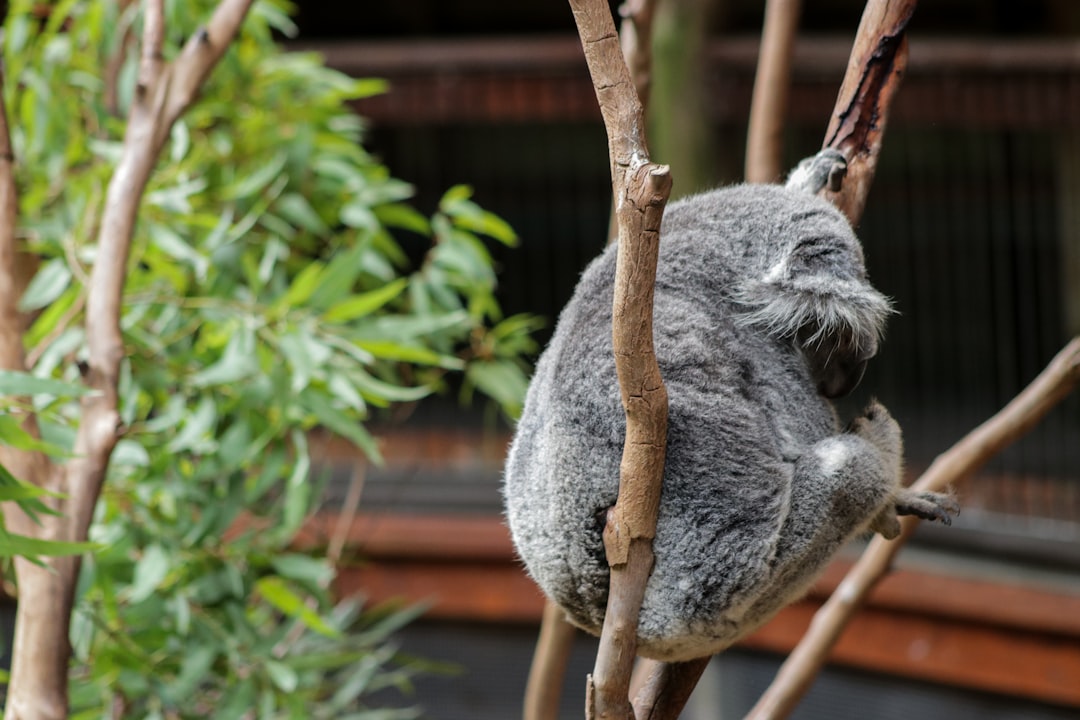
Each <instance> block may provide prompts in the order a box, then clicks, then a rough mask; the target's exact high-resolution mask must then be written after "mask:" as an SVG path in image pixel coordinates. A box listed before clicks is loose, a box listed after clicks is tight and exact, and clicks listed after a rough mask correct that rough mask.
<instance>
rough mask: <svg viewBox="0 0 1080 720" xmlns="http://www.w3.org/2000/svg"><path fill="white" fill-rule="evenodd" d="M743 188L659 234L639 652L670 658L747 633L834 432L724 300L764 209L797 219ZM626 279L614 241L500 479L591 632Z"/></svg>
mask: <svg viewBox="0 0 1080 720" xmlns="http://www.w3.org/2000/svg"><path fill="white" fill-rule="evenodd" d="M740 192H743V193H745V189H742V188H735V189H725V190H720V191H714V192H713V193H709V194H707V195H704V196H698V197H696V198H691V199H690V200H688V201H684V202H681V203H676V204H673V205H672V206H671V207H670V208H669V210H668V214H667V217H666V218H665V223H664V227H663V231H662V234H661V238H662V239H661V245H660V262H659V267H658V271H657V283H656V299H655V308H654V318H655V320H654V324H655V329H654V339H655V346H656V353H657V359H658V361H659V364H660V370H661V374H662V376H663V379H664V382H665V384H666V386H667V389H668V396H669V418H668V444H667V459H666V464H665V476H664V487H663V494H662V498H661V505H660V515H659V519H658V529H657V536H656V539H655V541H654V543H653V547H654V552H655V557H656V562H655V566H654V570H653V574H652V576H651V578H650V581H649V584H648V587H647V590H646V596H645V601H644V604H643V607H642V612H641V619H640V626H639V651H640V652H641V653H642V654H644V655H650V656H653V657H660V658H661V659H668V658H672V657H693V656H695V655H701V654H707V653H712V652H716V651H718V650H719V649H721V648H722V647H723V646H725V645H726V644H729V643H730V642H733V641H734V640H735V639H737V637H738V636H739V635H741V634H742V633H743V632H744V631H745V629H746V628H745V627H743V623H741V622H740V620H741V618H742V614H743V613H744V612H745V611H746V610H747V609H748V606H749V605H750V604H751V603H752V602H753V601H754V599H755V597H756V593H757V592H758V591H759V589H760V588H761V587H763V586H764V584H765V583H766V582H767V578H768V575H769V571H770V567H769V564H770V562H771V560H772V548H774V547H775V544H776V542H777V538H778V534H779V532H780V527H781V525H782V523H783V522H784V520H785V518H786V516H787V511H788V501H789V493H790V488H791V474H792V470H793V466H794V462H795V460H796V458H797V457H798V456H799V455H800V454H801V453H802V451H803V449H805V448H806V447H807V446H809V445H811V444H813V443H814V442H816V441H818V440H820V439H822V438H824V437H826V436H828V435H830V434H832V433H834V432H835V431H836V419H835V415H834V413H833V410H832V408H831V406H830V405H829V404H828V403H827V402H826V401H825V400H823V399H822V398H821V397H819V396H818V394H817V393H816V391H815V389H814V386H813V383H812V382H811V380H810V378H809V375H808V372H807V369H806V366H805V363H804V361H803V359H802V357H801V356H800V355H799V354H798V352H797V351H796V350H795V349H794V347H793V346H792V344H791V342H790V340H785V339H781V338H774V337H770V336H768V335H767V334H766V333H764V332H762V331H761V330H759V329H757V328H755V327H754V326H752V325H750V324H747V323H745V322H742V321H741V318H740V316H739V311H738V307H737V306H736V305H735V304H734V303H733V302H732V301H731V300H730V299H729V298H728V296H726V295H725V288H730V287H731V286H733V285H735V284H737V283H738V282H739V281H740V279H741V278H740V277H739V273H740V272H741V270H740V269H739V268H740V257H739V256H738V253H740V252H742V250H741V248H742V247H744V246H749V245H750V244H751V243H760V242H766V241H768V238H761V237H757V236H756V235H755V234H761V232H762V230H761V227H760V223H759V222H758V220H757V219H755V218H756V213H761V212H765V213H768V212H788V213H790V212H793V210H792V208H791V207H790V202H795V203H796V210H797V209H798V203H799V202H801V201H798V200H796V201H789V200H788V199H786V197H785V196H784V194H783V193H774V194H771V195H767V199H768V198H772V197H775V200H776V202H777V203H778V204H777V205H776V206H775V207H772V206H767V207H764V208H762V207H755V208H753V209H750V210H748V209H747V208H746V207H745V203H742V204H741V203H739V202H737V201H738V199H739V195H738V193H740ZM725 193H726V194H728V195H729V196H730V197H731V198H733V200H735V202H731V203H725V202H724V200H725ZM785 203H787V204H785ZM767 205H768V203H767ZM703 228H705V230H704V231H703ZM614 269H615V252H614V249H613V248H609V249H608V251H606V252H605V253H604V254H603V255H601V256H600V257H599V258H598V259H597V260H595V261H594V262H593V263H592V264H591V265H590V266H589V268H588V269H587V270H586V271H585V273H584V274H583V276H582V279H581V282H580V283H579V285H578V288H577V290H576V291H575V294H574V296H573V298H572V299H571V301H570V302H569V303H568V304H567V306H566V308H565V310H564V311H563V313H562V315H561V316H560V318H559V323H558V326H557V328H556V331H555V335H554V337H553V338H552V341H551V344H550V345H549V347H548V349H547V350H546V351H545V352H544V354H543V356H542V357H541V359H540V361H539V362H538V364H537V368H536V374H535V376H534V378H533V381H532V384H531V386H530V389H529V393H528V397H527V399H526V404H525V410H524V412H523V414H522V417H521V420H520V423H519V425H518V428H517V432H516V435H515V439H514V443H513V445H512V447H511V451H510V456H509V458H508V460H507V467H506V478H505V495H506V504H507V514H508V521H509V524H510V528H511V531H512V534H513V537H514V542H515V545H516V546H517V549H518V551H519V553H520V555H521V557H522V559H523V560H524V561H525V563H526V565H527V567H528V570H529V572H530V573H531V574H532V576H533V577H534V578H535V579H536V581H537V582H538V583H539V584H540V586H541V587H542V588H543V589H544V591H545V592H546V593H547V594H548V595H549V596H551V597H553V598H554V599H555V600H556V602H558V603H559V604H560V605H561V606H562V607H563V608H564V609H565V610H566V611H567V613H568V615H569V617H570V619H571V620H572V621H573V622H575V623H576V624H578V625H580V626H581V627H583V628H585V629H586V630H589V631H592V632H594V633H598V632H599V630H600V627H601V625H602V622H603V616H604V611H605V605H606V601H607V585H608V567H607V563H606V561H605V558H604V549H603V540H602V535H601V533H602V530H603V525H604V516H605V511H606V510H607V508H609V507H610V506H612V505H613V504H614V503H615V500H616V497H617V494H618V483H619V463H620V459H621V454H622V445H623V439H624V432H625V417H624V414H623V410H622V406H621V403H620V400H619V390H618V383H617V378H616V373H615V364H614V359H613V353H612V343H611V304H612V295H613V281H614ZM697 648H701V649H703V650H704V652H696V649H697Z"/></svg>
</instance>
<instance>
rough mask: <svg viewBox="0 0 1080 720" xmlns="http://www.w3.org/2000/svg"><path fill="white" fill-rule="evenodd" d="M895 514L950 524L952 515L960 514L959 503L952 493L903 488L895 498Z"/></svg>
mask: <svg viewBox="0 0 1080 720" xmlns="http://www.w3.org/2000/svg"><path fill="white" fill-rule="evenodd" d="M896 514H897V515H914V516H915V517H919V518H922V519H923V520H937V521H938V522H940V523H943V524H945V525H952V519H953V516H954V515H959V514H960V504H959V503H958V502H956V498H954V497H953V496H952V495H945V494H942V493H935V492H914V491H911V490H904V491H902V492H901V493H900V494H899V495H898V496H897V498H896Z"/></svg>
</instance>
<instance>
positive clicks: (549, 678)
mask: <svg viewBox="0 0 1080 720" xmlns="http://www.w3.org/2000/svg"><path fill="white" fill-rule="evenodd" d="M576 634H577V630H576V629H575V628H574V626H573V625H571V624H570V623H568V622H567V621H566V619H565V617H564V613H563V610H562V608H560V607H559V606H558V605H556V604H555V603H554V602H553V601H552V600H547V601H546V602H545V603H544V619H543V621H542V622H541V623H540V637H539V639H538V640H537V641H536V651H535V653H534V654H533V660H532V665H531V666H530V668H529V681H528V683H526V685H525V703H524V712H523V713H522V716H521V717H522V720H558V718H559V704H560V700H561V699H562V689H563V682H564V680H565V679H566V665H567V662H569V659H570V651H571V650H572V649H573V646H574V636H575V635H576Z"/></svg>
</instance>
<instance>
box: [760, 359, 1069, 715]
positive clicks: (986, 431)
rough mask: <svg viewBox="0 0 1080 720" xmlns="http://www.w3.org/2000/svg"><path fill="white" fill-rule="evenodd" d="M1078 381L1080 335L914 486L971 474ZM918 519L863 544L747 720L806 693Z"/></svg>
mask: <svg viewBox="0 0 1080 720" xmlns="http://www.w3.org/2000/svg"><path fill="white" fill-rule="evenodd" d="M1078 383H1080V338H1074V339H1073V340H1072V341H1071V342H1070V343H1069V344H1068V345H1066V346H1065V348H1064V349H1063V350H1062V351H1061V352H1059V353H1058V354H1057V355H1056V356H1055V357H1054V359H1053V360H1051V362H1050V364H1049V365H1048V366H1047V367H1046V369H1045V370H1043V371H1042V373H1040V374H1039V376H1038V377H1037V378H1035V380H1034V381H1032V383H1031V384H1030V385H1028V386H1027V387H1026V388H1025V389H1024V391H1023V392H1021V393H1020V394H1019V395H1017V396H1016V397H1015V398H1013V400H1012V401H1011V402H1010V403H1009V404H1008V405H1006V406H1005V407H1004V408H1003V409H1002V410H1001V411H999V412H998V413H997V414H996V415H994V416H993V417H991V418H990V419H989V420H987V421H986V422H984V423H983V424H982V425H980V426H979V427H977V428H975V429H974V430H972V431H971V432H970V433H968V434H967V435H966V436H965V437H964V438H963V439H962V440H961V441H960V442H958V443H956V445H954V446H953V447H952V448H950V449H949V450H948V451H947V452H945V453H942V454H941V455H940V456H938V458H937V459H936V460H935V461H934V462H933V464H932V465H930V467H929V468H927V470H926V472H925V473H923V474H922V476H921V477H920V478H919V480H918V481H916V483H915V485H914V487H915V488H916V489H918V490H928V491H935V490H943V489H945V488H947V487H948V486H949V485H951V484H953V483H955V482H957V481H959V480H961V479H963V478H965V477H967V476H969V475H970V474H971V473H973V472H975V471H976V470H978V469H979V468H980V467H982V465H984V464H985V463H986V462H987V461H988V460H990V459H991V458H992V457H994V456H995V455H997V454H998V453H999V452H1001V450H1003V449H1004V448H1005V447H1007V446H1008V445H1010V444H1012V443H1013V442H1015V441H1016V440H1017V439H1019V438H1020V437H1023V435H1025V434H1026V433H1027V432H1028V431H1029V430H1031V428H1032V427H1034V426H1035V424H1036V423H1038V422H1039V420H1041V419H1042V418H1043V417H1044V416H1045V415H1046V413H1048V412H1049V411H1050V410H1051V409H1052V408H1053V407H1054V406H1055V405H1057V404H1058V403H1059V402H1061V401H1062V400H1063V399H1065V397H1067V396H1068V395H1069V393H1071V392H1072V391H1073V390H1075V389H1076V386H1077V384H1078ZM917 523H918V521H917V520H916V519H915V518H911V517H907V518H903V521H902V526H903V532H902V533H901V535H900V537H899V538H897V539H896V540H891V541H890V540H885V539H883V538H881V537H877V538H874V540H873V541H872V542H871V543H870V545H869V546H868V547H867V549H866V551H865V552H864V553H863V555H862V557H861V558H860V559H859V561H858V562H857V563H856V564H855V566H854V567H852V569H851V570H850V571H849V572H848V574H847V576H846V577H845V578H844V580H843V581H842V582H841V583H840V585H839V586H838V587H837V588H836V590H835V591H834V592H833V594H832V596H831V597H830V598H829V600H828V601H827V602H826V603H825V604H824V605H823V606H822V607H821V609H820V610H818V611H817V613H816V614H815V615H814V620H813V622H812V623H811V625H810V629H809V630H808V631H807V633H806V635H804V636H803V638H802V640H800V641H799V644H798V645H797V646H796V648H795V650H794V651H792V653H791V654H790V655H789V656H788V658H787V660H786V661H785V662H784V664H783V666H781V668H780V672H779V673H777V676H776V678H775V679H774V680H773V682H772V684H771V685H770V686H769V688H768V690H767V691H766V692H765V694H764V695H762V696H761V699H760V700H759V701H758V703H757V704H756V705H755V706H754V708H753V709H752V710H751V711H750V714H749V715H747V718H748V720H777V719H779V718H784V717H787V716H788V715H789V714H790V713H791V711H792V710H793V709H794V707H795V704H796V703H797V702H798V701H799V699H800V698H801V697H802V696H803V695H804V694H805V693H806V690H807V689H808V688H809V687H810V683H811V682H813V679H814V677H815V676H816V675H817V672H818V671H819V670H820V669H821V667H822V665H824V664H825V661H826V659H827V657H828V654H829V651H830V650H831V649H832V647H833V646H834V645H835V644H836V641H837V640H839V639H840V634H841V633H842V632H843V631H844V628H845V627H847V624H848V622H850V620H851V618H852V617H853V616H854V614H855V612H856V611H857V610H858V609H859V607H861V606H862V604H863V603H864V602H865V601H866V598H867V596H868V595H869V594H870V591H871V590H872V589H873V587H874V585H876V584H877V582H878V581H879V580H881V578H883V577H884V576H885V574H886V573H887V572H888V571H889V568H890V567H891V566H892V562H893V559H894V558H895V557H896V554H897V553H898V552H900V549H901V548H902V547H903V545H904V543H905V542H906V541H907V540H908V538H909V537H910V536H911V533H912V532H913V531H914V529H915V527H916V525H917Z"/></svg>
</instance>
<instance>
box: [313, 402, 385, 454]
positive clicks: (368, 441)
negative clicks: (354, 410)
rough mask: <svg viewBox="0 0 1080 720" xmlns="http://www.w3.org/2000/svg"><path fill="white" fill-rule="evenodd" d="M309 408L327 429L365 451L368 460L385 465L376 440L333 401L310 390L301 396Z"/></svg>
mask: <svg viewBox="0 0 1080 720" xmlns="http://www.w3.org/2000/svg"><path fill="white" fill-rule="evenodd" d="M300 397H301V400H302V401H303V403H304V404H305V405H306V406H307V408H308V409H309V410H310V411H311V412H312V414H314V415H315V417H316V418H318V420H319V422H320V423H321V424H322V425H323V426H324V427H325V428H326V429H327V430H330V431H332V432H334V433H337V434H338V435H340V436H341V437H343V438H345V439H346V440H350V441H351V442H352V443H353V444H354V445H356V446H357V447H358V448H360V449H361V450H363V451H364V454H365V455H367V457H368V459H369V460H371V462H373V463H375V464H376V465H382V464H383V457H382V453H381V452H379V446H378V445H377V444H376V442H375V438H373V437H372V436H371V434H370V433H369V432H368V431H367V430H366V429H364V426H363V425H361V424H360V423H358V422H356V420H355V419H354V418H353V417H351V416H350V415H349V414H348V413H346V412H344V411H342V410H339V409H338V408H336V407H334V406H333V405H332V404H331V400H330V399H329V398H327V397H325V396H324V395H322V394H320V393H318V392H315V391H314V390H313V389H311V388H308V389H307V390H305V391H304V393H303V394H302V395H301V396H300Z"/></svg>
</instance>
